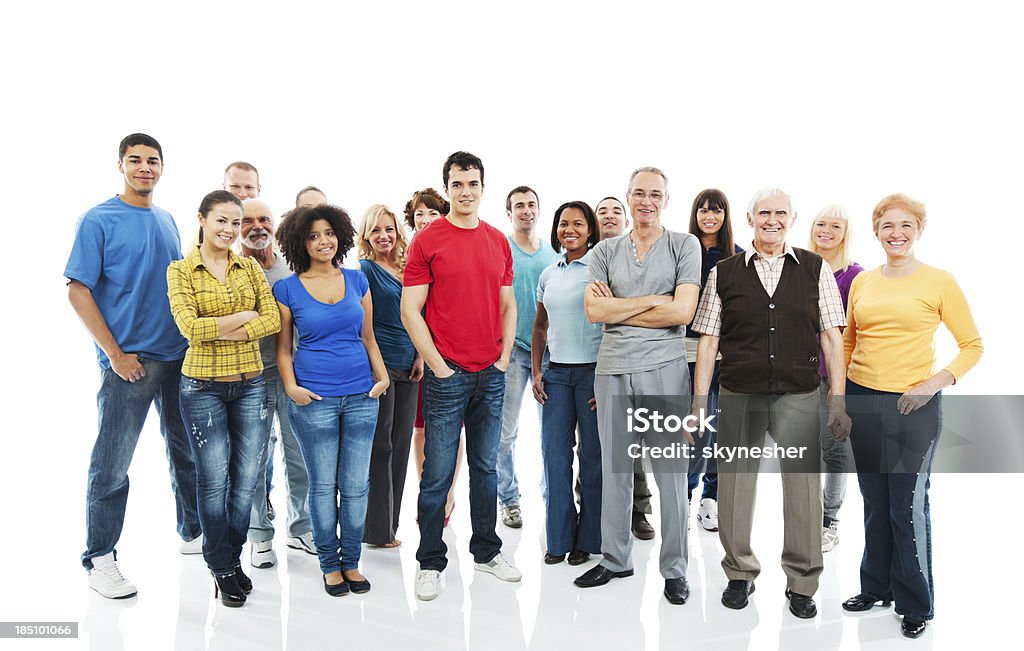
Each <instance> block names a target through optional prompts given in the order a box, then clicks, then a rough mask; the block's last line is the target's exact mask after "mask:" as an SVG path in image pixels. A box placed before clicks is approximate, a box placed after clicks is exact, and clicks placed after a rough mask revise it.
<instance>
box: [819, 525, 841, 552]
mask: <svg viewBox="0 0 1024 651" xmlns="http://www.w3.org/2000/svg"><path fill="white" fill-rule="evenodd" d="M838 544H839V523H838V522H836V521H835V520H833V521H832V523H831V524H830V525H828V526H827V527H822V528H821V551H822V552H830V551H832V550H833V549H835V548H836V545H838Z"/></svg>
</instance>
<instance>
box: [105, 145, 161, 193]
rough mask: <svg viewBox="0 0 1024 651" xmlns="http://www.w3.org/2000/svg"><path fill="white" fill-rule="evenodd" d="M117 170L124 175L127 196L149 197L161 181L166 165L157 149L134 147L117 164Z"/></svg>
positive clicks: (141, 146) (144, 146)
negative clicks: (133, 194)
mask: <svg viewBox="0 0 1024 651" xmlns="http://www.w3.org/2000/svg"><path fill="white" fill-rule="evenodd" d="M117 169H118V171H119V172H121V174H123V175H124V190H125V194H131V193H135V194H138V195H149V194H152V192H153V188H155V187H156V184H157V183H158V182H159V181H160V175H161V174H163V171H164V164H163V161H162V160H161V159H160V152H158V151H157V150H156V149H153V148H152V147H148V146H146V145H132V146H131V147H129V148H128V149H126V150H125V152H124V157H123V158H122V159H121V160H119V161H118V162H117Z"/></svg>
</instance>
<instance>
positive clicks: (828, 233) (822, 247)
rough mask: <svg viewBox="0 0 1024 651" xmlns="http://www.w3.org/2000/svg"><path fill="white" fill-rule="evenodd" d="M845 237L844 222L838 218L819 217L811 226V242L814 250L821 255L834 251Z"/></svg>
mask: <svg viewBox="0 0 1024 651" xmlns="http://www.w3.org/2000/svg"><path fill="white" fill-rule="evenodd" d="M845 237H846V220H844V219H840V218H838V217H821V218H819V219H816V220H814V224H813V225H812V226H811V240H812V241H813V242H814V246H815V248H817V250H818V251H821V252H823V253H829V252H832V251H835V250H836V249H838V248H839V247H840V246H842V244H843V239H844V238H845Z"/></svg>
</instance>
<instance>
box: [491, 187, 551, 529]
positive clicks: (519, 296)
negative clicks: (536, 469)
mask: <svg viewBox="0 0 1024 651" xmlns="http://www.w3.org/2000/svg"><path fill="white" fill-rule="evenodd" d="M505 211H506V212H507V213H508V218H509V220H510V221H511V222H512V235H510V236H509V238H508V242H509V245H510V246H511V248H512V272H513V274H514V277H513V280H512V290H513V291H514V292H515V295H516V310H517V316H516V344H515V346H513V347H512V359H511V361H510V363H509V366H508V372H507V373H506V374H505V405H504V407H503V408H502V412H501V443H500V445H499V447H498V468H497V470H498V501H499V502H500V503H501V521H502V522H503V523H504V524H505V526H507V527H513V528H516V529H518V528H519V527H522V526H523V516H522V509H521V508H520V506H519V481H518V480H517V479H516V471H515V452H516V436H517V435H518V433H519V411H520V408H521V407H522V404H523V393H525V392H526V386H527V385H528V384H532V383H533V372H532V370H531V367H530V364H531V359H530V355H531V352H530V343H531V339H532V337H533V320H534V318H535V317H536V316H537V281H538V280H540V272H542V271H544V269H545V268H547V267H548V266H550V265H552V264H554V263H555V262H557V261H558V254H557V253H555V252H554V251H553V250H552V249H551V246H550V245H549V244H547V243H546V242H545V241H544V240H543V239H541V238H540V237H539V236H538V235H537V232H536V229H537V219H538V217H539V216H540V200H539V199H538V198H537V193H536V192H535V191H534V190H533V189H531V188H529V187H527V186H525V185H521V186H519V187H517V188H514V189H513V190H512V191H511V192H509V193H508V196H507V197H506V198H505ZM547 359H548V358H547V352H546V351H545V353H544V364H543V365H544V367H547ZM541 409H542V407H541V406H540V405H537V412H538V417H537V420H538V422H539V421H540V416H539V414H540V411H541Z"/></svg>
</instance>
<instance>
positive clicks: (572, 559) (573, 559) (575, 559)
mask: <svg viewBox="0 0 1024 651" xmlns="http://www.w3.org/2000/svg"><path fill="white" fill-rule="evenodd" d="M589 560H590V554H588V553H587V552H583V551H580V550H578V549H574V550H572V551H571V552H569V565H583V564H584V563H586V562H587V561H589Z"/></svg>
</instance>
